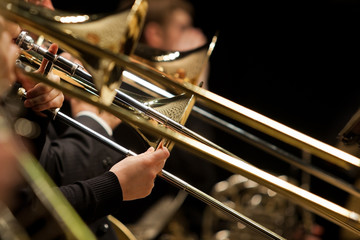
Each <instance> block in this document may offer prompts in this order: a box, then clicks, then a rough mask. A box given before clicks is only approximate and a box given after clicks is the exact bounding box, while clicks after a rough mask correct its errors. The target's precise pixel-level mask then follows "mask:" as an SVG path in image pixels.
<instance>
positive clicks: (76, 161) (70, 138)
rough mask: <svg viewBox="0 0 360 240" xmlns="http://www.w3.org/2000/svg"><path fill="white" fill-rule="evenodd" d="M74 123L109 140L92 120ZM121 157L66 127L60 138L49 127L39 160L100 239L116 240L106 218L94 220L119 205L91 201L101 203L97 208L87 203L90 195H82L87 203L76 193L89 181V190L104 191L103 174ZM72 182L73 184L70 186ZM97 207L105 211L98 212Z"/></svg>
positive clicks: (85, 119)
mask: <svg viewBox="0 0 360 240" xmlns="http://www.w3.org/2000/svg"><path fill="white" fill-rule="evenodd" d="M76 120H77V121H79V122H80V123H82V124H84V125H86V126H87V127H89V128H91V129H93V130H95V131H97V132H98V133H100V134H102V135H104V136H106V137H109V138H110V136H109V135H108V133H107V132H106V131H105V129H104V128H103V127H102V126H101V125H100V124H99V123H98V122H97V121H95V120H94V119H92V118H91V117H88V116H80V117H78V118H76ZM122 158H124V156H123V155H121V154H120V153H117V152H115V151H114V150H112V149H110V148H108V147H106V146H105V145H103V144H102V143H100V142H98V141H97V140H95V139H94V138H92V137H90V136H87V135H86V134H84V133H82V132H80V131H79V130H77V129H75V128H73V127H68V128H67V129H66V130H65V131H64V133H62V134H59V135H58V133H56V131H55V129H54V128H53V126H52V125H50V126H49V127H48V134H47V137H46V141H45V144H44V147H43V151H42V153H41V155H40V158H39V161H40V163H41V165H42V166H43V167H44V168H45V170H46V171H47V172H48V173H49V175H50V176H51V177H52V179H53V180H54V182H55V183H56V184H57V185H58V186H66V185H68V186H66V187H60V189H61V190H62V192H63V193H64V195H65V196H66V197H67V198H68V200H69V201H70V203H72V205H73V206H74V207H75V209H76V210H77V211H78V213H79V214H80V215H81V216H82V217H83V219H84V220H85V221H86V222H89V223H90V224H89V226H90V228H91V229H92V230H93V232H94V233H95V234H96V236H97V237H99V239H100V238H101V239H116V238H115V235H114V232H113V230H112V229H111V228H109V227H108V226H110V223H109V221H108V220H107V219H106V218H105V217H102V218H100V219H97V217H98V216H101V215H103V216H104V215H106V214H107V212H109V209H108V208H109V207H110V206H112V205H113V209H112V210H113V211H116V207H117V206H118V205H119V203H120V202H112V201H110V202H109V201H106V205H103V204H101V203H100V201H99V200H98V199H96V198H94V200H95V202H97V203H99V204H100V205H96V204H94V201H92V200H90V199H92V198H93V196H92V194H85V195H83V196H85V199H88V200H90V201H87V200H85V202H84V200H81V201H78V199H77V197H76V196H77V193H76V192H77V191H78V190H79V189H78V188H84V186H87V183H86V181H87V182H89V181H90V182H91V184H90V187H91V186H93V185H94V184H98V187H99V188H102V189H104V187H103V186H102V185H101V184H103V183H104V182H103V181H105V182H106V181H107V180H106V179H105V178H102V177H103V175H102V174H104V173H105V172H107V171H108V170H109V169H110V168H111V166H113V165H114V164H115V163H116V162H118V161H119V160H121V159H122ZM106 174H111V173H106ZM106 174H105V175H106ZM94 177H97V178H95V180H94V179H92V178H94ZM85 180H86V181H85ZM83 181H84V182H83ZM74 183H75V185H70V184H74ZM106 185H108V183H107V184H106ZM110 190H111V189H109V191H110ZM99 206H102V207H103V208H104V209H103V210H99ZM95 209H97V210H95ZM91 210H94V212H92V211H91ZM109 213H111V212H109Z"/></svg>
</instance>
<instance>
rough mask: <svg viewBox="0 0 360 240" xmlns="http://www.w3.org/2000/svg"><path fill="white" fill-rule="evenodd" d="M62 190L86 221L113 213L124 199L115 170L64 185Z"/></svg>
mask: <svg viewBox="0 0 360 240" xmlns="http://www.w3.org/2000/svg"><path fill="white" fill-rule="evenodd" d="M60 190H61V192H62V193H63V194H64V196H65V197H66V198H67V200H68V201H69V202H70V204H71V205H72V206H73V207H74V208H75V210H76V211H77V212H78V213H79V215H80V216H81V217H82V218H83V219H84V221H86V222H92V221H94V220H96V219H98V218H100V217H104V216H106V215H108V214H111V213H112V212H114V211H116V210H117V208H118V207H119V204H121V202H122V200H123V199H122V190H121V187H120V184H119V181H118V179H117V177H116V175H115V174H114V173H113V172H106V173H104V174H102V175H100V176H98V177H95V178H91V179H88V180H85V181H78V182H76V183H74V184H70V185H67V186H62V187H60Z"/></svg>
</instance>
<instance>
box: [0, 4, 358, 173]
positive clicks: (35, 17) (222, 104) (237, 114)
mask: <svg viewBox="0 0 360 240" xmlns="http://www.w3.org/2000/svg"><path fill="white" fill-rule="evenodd" d="M1 4H2V6H1V7H0V13H1V14H2V15H4V16H5V17H6V18H8V19H9V20H12V21H15V22H19V23H20V25H22V26H23V27H25V28H26V29H29V31H32V32H34V33H37V34H39V35H45V37H47V38H48V39H54V40H56V42H58V43H59V44H60V45H61V46H63V47H64V48H65V49H66V50H67V51H69V52H70V53H72V54H73V55H74V56H75V57H79V59H80V60H82V59H81V58H82V55H84V54H83V53H87V54H91V55H93V56H98V57H99V58H105V59H109V60H111V61H113V62H114V63H116V64H118V65H120V66H123V67H125V68H126V70H128V71H130V72H131V73H134V74H136V75H138V76H140V77H142V78H144V79H146V80H148V81H150V82H154V81H155V82H157V83H160V84H162V85H163V86H166V87H168V88H170V89H173V90H174V91H177V92H179V91H181V92H187V93H190V94H193V95H194V96H195V97H196V98H197V100H198V101H199V102H200V103H202V104H204V105H205V106H206V107H209V108H210V109H213V110H215V111H217V112H219V113H222V114H224V115H226V116H228V117H230V118H232V119H234V120H237V121H239V122H242V123H244V124H246V125H248V126H250V127H252V128H254V129H257V130H259V131H261V132H264V133H266V134H268V135H270V136H272V137H274V138H277V139H279V140H281V141H284V142H286V143H288V144H290V145H293V146H295V147H298V148H300V149H303V150H305V151H307V152H309V153H311V154H314V155H316V156H318V157H320V158H322V159H324V160H326V161H329V162H331V163H333V164H336V165H338V166H340V167H343V168H345V169H349V167H350V166H351V165H354V166H357V167H359V166H360V159H359V158H356V157H354V156H352V155H350V154H348V153H345V152H343V151H341V150H339V149H337V148H335V147H332V146H330V145H328V144H325V143H323V142H321V141H318V140H316V139H314V138H311V137H309V136H307V135H305V134H303V133H300V132H298V131H296V130H294V129H292V128H289V127H287V126H285V125H283V124H281V123H279V122H276V121H274V120H272V119H270V118H268V117H266V116H263V115H261V114H259V113H256V112H254V111H252V110H251V109H248V108H245V107H243V106H241V105H239V104H236V103H234V102H232V101H230V100H228V99H225V98H223V97H221V96H219V95H217V94H215V93H212V92H209V91H207V90H205V89H202V88H200V87H197V86H195V85H193V84H190V83H186V82H184V83H179V82H176V81H172V80H171V77H170V76H167V75H166V74H164V73H163V72H160V71H158V70H156V69H153V68H150V67H149V66H147V65H145V64H143V63H141V62H139V61H137V60H134V59H133V58H131V57H129V56H127V55H124V54H115V53H113V52H110V51H108V50H106V49H102V48H99V47H97V46H95V45H93V44H91V43H89V42H86V41H84V40H81V39H74V38H73V37H72V36H71V34H68V33H66V31H62V30H61V27H60V25H61V23H59V22H55V21H50V20H49V19H45V18H44V16H41V15H40V13H39V12H36V11H35V10H33V11H28V10H29V9H21V8H18V7H17V6H16V5H15V4H13V2H12V1H9V0H4V1H2V3H1ZM85 67H86V68H87V66H85ZM95 81H97V80H96V79H95Z"/></svg>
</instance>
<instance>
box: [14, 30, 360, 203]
mask: <svg viewBox="0 0 360 240" xmlns="http://www.w3.org/2000/svg"><path fill="white" fill-rule="evenodd" d="M16 44H17V45H18V46H19V47H20V48H22V49H24V51H34V52H36V53H38V54H40V55H41V56H43V57H44V58H46V59H47V60H49V61H51V62H52V63H53V64H54V65H55V66H57V67H59V68H60V69H61V70H63V71H65V72H66V73H67V74H68V75H70V76H71V77H74V78H73V79H74V80H76V78H79V79H78V80H76V81H77V83H79V84H80V85H81V86H83V87H84V88H87V89H89V90H90V91H92V92H94V94H95V93H96V94H98V90H97V89H96V88H95V86H94V84H93V83H92V82H93V79H92V76H91V75H90V74H89V73H88V72H86V71H85V70H84V69H83V68H82V67H81V66H80V65H78V64H76V63H73V62H71V61H69V60H67V59H65V58H63V57H61V56H58V55H55V54H52V53H49V52H48V51H47V50H46V49H44V48H42V47H41V46H38V45H37V44H35V42H34V40H33V39H32V38H31V37H30V36H29V34H28V33H27V32H26V31H22V32H21V33H20V34H19V36H18V38H17V39H16ZM34 61H35V60H34ZM36 61H37V64H40V60H39V59H36ZM127 73H128V72H127ZM124 74H125V75H127V76H129V75H128V74H126V72H125V73H124ZM132 76H133V75H132ZM129 78H131V76H130V77H129ZM127 79H128V78H127ZM131 80H134V81H136V80H135V79H134V78H133V79H131ZM137 84H141V83H139V82H137ZM149 85H152V84H151V83H149V82H147V86H149ZM152 86H153V87H155V86H154V85H152ZM157 89H158V88H157ZM115 91H116V96H115V100H117V101H119V102H121V103H123V104H126V105H129V106H131V107H134V108H136V109H138V110H139V111H141V112H143V113H144V114H146V115H147V116H150V117H151V118H153V119H154V120H156V121H158V122H160V123H162V124H164V125H165V126H168V127H170V128H172V129H174V130H175V131H179V132H181V133H183V134H185V135H187V136H189V137H191V138H193V139H196V140H199V141H201V142H203V143H205V144H207V145H209V146H212V147H215V148H217V149H219V150H221V151H223V152H226V153H228V154H231V153H230V152H228V151H226V150H225V149H223V148H221V147H219V146H217V145H216V144H214V143H213V142H210V141H209V140H208V139H206V138H204V137H202V136H201V135H199V134H197V133H196V132H194V131H192V130H190V129H188V128H186V127H185V126H184V125H181V124H180V123H178V122H176V121H174V120H172V119H171V118H169V117H167V116H165V115H163V114H161V113H159V112H157V111H156V110H154V109H152V108H151V107H149V106H146V105H144V104H142V103H141V102H139V101H138V100H136V99H134V98H133V97H131V96H129V95H127V94H126V93H125V92H123V91H121V90H119V89H115ZM153 91H156V89H153ZM164 92H166V90H162V91H157V94H160V95H163V96H164V97H169V96H170V97H173V96H174V95H173V94H171V93H169V92H166V93H164ZM192 112H194V113H195V114H196V115H197V116H200V117H202V118H205V120H206V121H207V122H210V123H211V124H212V125H214V126H216V127H218V128H219V129H222V130H224V131H226V132H228V133H230V134H232V135H234V136H236V137H238V138H240V139H243V140H245V141H246V142H248V143H250V144H252V145H255V146H257V147H259V148H261V149H262V150H264V151H266V152H268V153H270V154H272V155H274V156H276V157H279V158H280V159H282V160H284V161H286V162H288V163H289V164H292V165H294V166H296V167H298V168H299V169H301V170H303V171H306V172H308V173H310V174H312V175H314V176H316V177H318V178H319V179H321V180H323V181H325V182H328V183H329V184H332V185H334V186H337V187H338V188H340V189H342V190H344V191H346V192H348V193H350V194H352V195H354V196H356V197H358V198H360V191H359V190H358V189H357V188H355V187H354V186H353V185H351V184H349V183H346V182H345V181H342V180H340V179H338V178H336V177H334V176H332V175H331V174H329V173H325V172H323V171H322V170H320V169H318V168H316V167H314V166H311V165H310V164H307V163H304V162H303V161H301V159H299V158H298V157H296V156H294V155H292V154H290V153H288V152H286V151H284V150H283V149H280V148H278V147H276V146H274V145H273V144H271V143H269V142H266V141H264V140H262V139H260V138H258V137H256V136H255V135H253V134H251V133H249V132H246V131H245V130H243V129H241V128H239V127H237V126H235V125H232V124H231V123H228V122H226V121H225V120H222V119H220V118H219V117H217V116H214V115H212V114H211V113H208V112H206V111H204V110H202V109H201V108H199V107H196V106H194V107H193V110H192ZM231 155H232V156H234V157H236V156H235V155H234V154H231Z"/></svg>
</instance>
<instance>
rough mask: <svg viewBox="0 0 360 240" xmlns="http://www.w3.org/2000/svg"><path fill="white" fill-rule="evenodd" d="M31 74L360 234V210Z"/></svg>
mask: <svg viewBox="0 0 360 240" xmlns="http://www.w3.org/2000/svg"><path fill="white" fill-rule="evenodd" d="M27 74H28V75H29V76H31V77H33V78H34V79H35V80H37V81H41V82H44V83H46V84H48V85H50V86H52V87H55V88H58V89H60V90H61V91H63V92H64V93H66V94H69V95H72V96H74V97H77V98H79V99H81V100H83V101H85V102H88V103H90V104H93V105H94V106H97V107H99V108H101V109H103V110H105V111H108V112H110V113H112V114H113V115H115V116H117V117H119V118H120V119H122V120H124V121H127V122H131V123H133V124H135V125H137V126H140V127H141V128H142V129H143V130H144V131H148V132H149V133H151V134H155V135H158V136H162V137H165V138H167V139H170V140H172V141H174V142H176V143H177V144H178V145H179V146H180V147H182V148H185V149H187V150H189V151H191V152H192V153H194V154H196V155H198V156H199V157H202V158H205V159H207V160H209V161H211V162H213V163H214V164H217V165H219V166H220V167H223V168H224V169H227V170H229V171H231V172H233V173H238V174H240V175H243V176H244V177H247V178H249V179H251V180H253V181H256V182H258V183H259V184H261V185H264V186H266V187H268V188H270V189H272V190H273V191H275V192H278V193H280V194H282V195H284V196H286V197H288V198H289V199H290V200H292V201H294V202H295V203H297V204H299V205H301V206H302V207H304V208H306V209H308V210H310V211H312V212H314V213H316V214H318V215H320V216H322V217H324V218H326V219H328V220H330V221H332V222H334V223H336V224H338V225H339V226H342V227H344V228H346V229H348V230H350V231H352V232H354V233H356V234H359V235H360V215H359V214H358V213H356V212H353V211H349V210H348V209H345V208H343V207H341V206H339V205H337V204H334V203H332V202H330V201H328V200H326V199H324V198H321V197H319V196H317V195H315V194H313V193H311V192H308V191H306V190H304V189H302V188H299V187H297V186H294V185H292V184H290V183H288V182H286V181H284V180H281V179H280V178H277V177H275V176H273V175H271V174H269V173H267V172H265V171H263V170H260V169H258V168H256V167H254V166H252V165H250V164H248V163H247V162H245V161H243V160H241V159H240V158H234V157H232V156H229V155H228V154H226V153H223V152H221V151H219V150H217V149H214V148H211V147H209V146H208V145H206V144H203V143H201V142H199V141H196V140H194V139H192V138H189V137H187V136H184V135H182V134H180V133H178V132H174V131H173V130H171V129H169V128H162V127H154V126H153V124H151V123H149V122H148V121H146V120H145V119H142V118H137V117H135V116H133V115H132V114H129V113H128V111H126V110H124V109H121V108H119V107H118V106H115V105H113V104H112V105H104V104H103V103H101V102H100V100H99V98H98V97H94V96H93V95H91V96H89V94H88V93H84V92H83V91H82V90H80V89H77V88H74V87H73V86H72V85H68V84H66V83H63V84H60V85H59V84H57V83H54V82H52V81H50V80H48V79H46V78H44V77H41V76H39V75H37V74H33V73H27Z"/></svg>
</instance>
